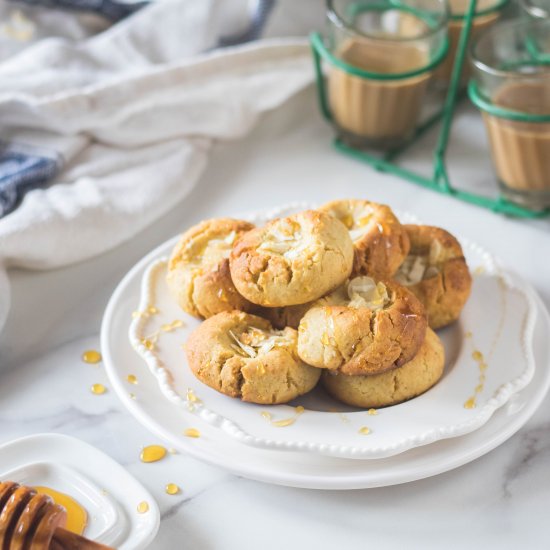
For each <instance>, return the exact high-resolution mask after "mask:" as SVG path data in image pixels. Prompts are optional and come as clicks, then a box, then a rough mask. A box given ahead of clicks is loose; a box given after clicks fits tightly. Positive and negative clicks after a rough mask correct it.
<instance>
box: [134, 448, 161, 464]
mask: <svg viewBox="0 0 550 550" xmlns="http://www.w3.org/2000/svg"><path fill="white" fill-rule="evenodd" d="M165 456H166V449H165V448H164V447H163V446H162V445H149V446H148V447H144V448H143V449H142V451H141V454H140V455H139V458H140V459H141V461H142V462H146V463H149V462H158V461H159V460H162V459H163V458H164V457H165Z"/></svg>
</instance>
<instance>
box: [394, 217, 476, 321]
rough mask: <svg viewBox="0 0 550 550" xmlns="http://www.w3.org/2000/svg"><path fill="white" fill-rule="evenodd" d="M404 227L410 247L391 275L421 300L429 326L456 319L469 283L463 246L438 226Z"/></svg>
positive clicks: (464, 300)
mask: <svg viewBox="0 0 550 550" xmlns="http://www.w3.org/2000/svg"><path fill="white" fill-rule="evenodd" d="M404 227H405V229H406V231H407V233H408V235H409V239H410V241H411V250H410V252H409V255H408V256H407V258H406V259H405V261H404V262H403V265H402V266H401V267H400V268H399V270H398V272H397V273H396V274H395V276H394V278H395V280H396V281H397V282H398V283H400V284H402V285H404V286H406V287H407V288H408V289H409V290H410V291H411V292H413V293H414V294H415V296H416V297H417V298H418V299H419V300H420V301H421V302H422V303H423V304H424V307H425V308H426V314H427V316H428V322H429V324H430V327H432V328H433V329H438V328H441V327H444V326H446V325H448V324H449V323H452V322H453V321H455V320H456V319H458V317H459V315H460V312H461V311H462V308H463V307H464V304H465V303H466V301H467V300H468V296H469V295H470V290H471V287H472V277H471V275H470V271H469V269H468V265H467V264H466V260H465V259H464V254H463V252H462V247H461V246H460V243H459V242H458V241H457V240H456V239H455V238H454V237H453V236H452V235H451V234H450V233H449V232H448V231H445V230H444V229H441V228H439V227H431V226H428V225H405V226H404Z"/></svg>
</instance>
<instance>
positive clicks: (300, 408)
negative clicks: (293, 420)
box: [295, 405, 305, 414]
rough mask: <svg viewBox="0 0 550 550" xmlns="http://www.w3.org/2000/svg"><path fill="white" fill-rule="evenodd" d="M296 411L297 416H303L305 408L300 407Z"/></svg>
mask: <svg viewBox="0 0 550 550" xmlns="http://www.w3.org/2000/svg"><path fill="white" fill-rule="evenodd" d="M295 411H296V414H302V413H303V412H304V411H305V409H304V407H302V405H298V406H297V407H296V409H295Z"/></svg>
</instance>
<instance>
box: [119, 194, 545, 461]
mask: <svg viewBox="0 0 550 550" xmlns="http://www.w3.org/2000/svg"><path fill="white" fill-rule="evenodd" d="M311 207H312V205H311V204H309V203H291V204H288V205H283V206H281V207H277V208H273V209H270V210H265V211H259V212H250V213H248V215H246V214H245V215H244V216H243V217H245V218H248V219H258V218H259V219H262V220H265V219H267V218H271V217H275V216H277V215H281V214H286V213H289V212H291V211H294V210H296V209H304V208H311ZM402 216H403V217H405V216H406V217H409V218H414V216H412V215H411V214H409V213H400V214H399V217H402ZM177 239H178V236H175V237H172V238H170V239H168V240H167V241H165V242H164V243H162V244H161V245H159V246H158V247H156V248H155V249H154V250H153V251H151V252H150V253H149V254H147V255H146V256H145V257H144V258H142V259H141V260H140V261H139V262H138V263H137V264H136V265H135V266H134V267H133V268H132V269H131V270H130V271H129V272H128V273H127V275H126V276H125V277H124V278H123V280H122V281H121V283H120V285H119V286H120V287H121V288H122V287H124V286H126V285H125V283H126V282H127V281H129V280H132V279H134V278H135V277H136V275H137V274H138V272H140V271H142V270H143V274H142V276H141V277H140V281H142V280H143V277H144V276H145V274H146V273H147V271H148V269H149V268H150V266H151V265H152V264H153V263H155V262H156V261H157V260H158V259H159V257H160V256H161V255H165V251H166V249H168V247H172V246H173V245H174V244H175V242H176V241H177ZM459 240H460V242H461V243H462V244H463V246H464V247H465V248H466V247H469V248H472V249H474V250H475V251H476V252H477V253H478V254H480V255H481V256H482V257H483V259H484V263H485V264H486V265H485V267H486V268H487V270H488V271H489V273H491V274H494V275H498V276H500V277H501V278H502V280H503V281H504V282H505V283H506V286H507V289H508V290H511V289H514V290H517V291H519V292H520V293H521V294H522V295H523V297H524V299H525V301H526V304H527V312H526V322H525V324H524V331H523V338H522V343H523V348H524V349H523V351H524V356H525V359H526V361H527V366H526V368H525V370H524V371H523V372H522V373H521V374H520V375H519V376H516V377H515V378H513V379H512V380H510V381H508V382H506V383H504V384H502V385H500V386H499V387H498V389H497V390H496V391H495V392H494V394H493V396H492V397H491V398H490V399H489V400H488V401H487V403H486V404H485V405H484V406H483V407H482V408H480V409H479V410H478V412H477V414H476V415H475V416H474V417H472V418H471V419H468V420H466V421H463V422H461V423H459V424H456V425H451V426H439V427H435V428H430V429H429V430H426V431H425V432H423V433H421V434H416V435H414V436H410V437H406V438H402V439H400V440H398V441H397V442H395V443H393V444H390V445H383V446H377V447H376V446H369V447H361V446H346V445H331V444H327V443H317V442H315V443H312V442H307V441H298V442H296V441H286V440H284V439H279V440H275V439H270V438H265V437H257V436H253V435H251V434H249V433H248V432H246V431H245V430H243V429H242V428H240V426H239V425H238V424H237V423H236V422H234V421H233V420H231V419H229V418H227V417H224V416H223V415H221V414H219V413H217V412H214V411H211V410H210V409H208V408H207V407H205V406H204V405H198V406H197V405H195V407H194V408H195V411H191V412H193V414H197V415H198V416H200V418H202V419H203V420H205V421H206V422H208V423H209V424H210V425H213V426H216V427H218V428H220V429H221V430H222V431H223V432H224V433H226V434H227V435H229V436H230V437H231V438H233V439H234V440H236V441H238V442H240V443H242V444H244V445H249V446H252V447H256V448H259V449H266V450H279V451H294V452H308V453H316V454H320V455H325V456H332V457H339V458H353V459H378V458H385V457H389V456H394V455H396V454H400V453H402V452H405V451H407V450H410V449H412V448H414V447H419V446H423V445H427V444H430V443H433V442H435V441H439V440H442V439H448V438H453V437H459V436H461V435H465V434H467V433H470V432H472V431H474V430H476V429H478V428H480V427H481V426H483V425H484V424H485V423H486V422H487V421H488V420H489V419H490V418H491V416H492V415H493V414H494V412H495V411H496V410H498V409H499V408H500V407H502V406H503V405H505V404H506V403H507V402H508V401H509V399H510V398H511V397H512V396H513V395H514V394H517V393H518V392H520V391H521V390H522V389H523V388H525V386H527V384H528V383H529V382H530V381H531V379H532V377H533V374H534V371H535V361H534V355H533V351H532V340H533V334H534V328H535V322H536V312H537V308H536V303H535V298H534V291H533V290H532V289H531V288H530V287H529V285H528V284H527V283H526V282H525V281H523V280H521V279H519V278H518V277H517V276H514V275H513V274H512V273H510V272H507V271H504V270H503V269H502V267H501V264H500V262H499V261H498V260H497V259H496V258H495V257H494V256H493V255H491V254H490V253H489V252H487V251H486V250H485V249H484V248H483V247H481V246H480V245H478V244H476V243H473V242H471V241H469V240H468V239H463V238H459ZM140 286H141V284H140ZM117 291H118V288H117ZM115 293H116V291H115ZM114 296H115V295H114V294H113V298H114ZM140 298H141V297H140ZM132 346H133V347H134V348H135V349H136V351H137V353H138V354H139V355H140V357H141V358H142V359H143V360H144V361H145V362H146V364H147V366H148V368H149V370H150V371H151V372H152V374H153V375H154V376H155V378H156V380H157V382H158V383H159V387H160V389H161V391H162V393H163V394H164V395H165V397H166V398H167V399H168V400H169V401H171V402H172V403H174V404H175V405H176V406H180V407H184V408H185V410H186V411H189V409H188V408H187V406H186V405H188V403H187V402H186V401H185V399H183V398H182V397H181V396H180V395H179V394H177V392H175V390H173V388H172V387H171V385H170V374H169V372H170V371H169V369H167V368H164V367H162V366H160V365H159V364H155V363H159V361H158V359H157V358H156V357H155V356H154V355H153V354H150V353H149V352H148V351H147V350H146V349H145V347H144V346H142V345H141V344H139V343H137V342H135V341H134V342H133V343H132Z"/></svg>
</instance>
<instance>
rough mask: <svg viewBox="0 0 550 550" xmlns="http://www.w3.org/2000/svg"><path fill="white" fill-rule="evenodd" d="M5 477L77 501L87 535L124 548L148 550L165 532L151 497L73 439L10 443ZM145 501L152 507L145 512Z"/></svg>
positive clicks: (2, 470)
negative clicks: (142, 507)
mask: <svg viewBox="0 0 550 550" xmlns="http://www.w3.org/2000/svg"><path fill="white" fill-rule="evenodd" d="M86 465H93V468H92V469H90V468H87V467H86ZM0 479H2V480H10V481H15V482H18V483H22V484H25V485H30V486H44V487H49V488H51V489H55V490H56V491H60V492H62V493H65V494H67V495H69V496H71V497H73V498H74V499H76V500H77V502H79V503H80V504H81V505H82V506H83V508H84V509H85V510H86V512H87V513H88V524H87V525H86V530H85V531H84V536H86V537H88V538H90V539H92V540H95V541H97V542H101V543H103V544H107V545H109V546H113V547H115V548H118V549H119V550H139V549H141V548H146V547H147V545H148V544H149V543H150V542H151V541H152V540H153V538H154V537H155V535H156V533H157V531H158V528H159V523H160V513H159V509H158V506H157V504H156V502H155V501H154V500H153V497H152V496H151V494H150V493H149V492H148V491H147V490H146V489H144V488H143V486H142V485H141V484H140V483H139V482H138V481H137V480H136V479H135V478H134V477H132V476H131V475H130V474H129V473H128V472H127V471H126V470H125V469H124V468H123V467H122V466H120V465H119V464H117V463H116V462H115V461H114V460H113V459H111V458H110V457H108V456H107V455H105V454H103V453H102V452H101V451H99V450H97V449H96V448H95V447H92V446H91V445H88V444H87V443H84V442H83V441H80V440H78V439H75V438H73V437H68V436H66V435H59V434H39V435H33V436H29V437H23V438H21V439H17V440H15V441H11V442H8V443H4V444H3V445H1V446H0ZM141 502H147V503H148V505H149V509H148V511H147V512H146V513H143V514H140V513H138V511H137V507H138V504H139V503H141Z"/></svg>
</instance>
